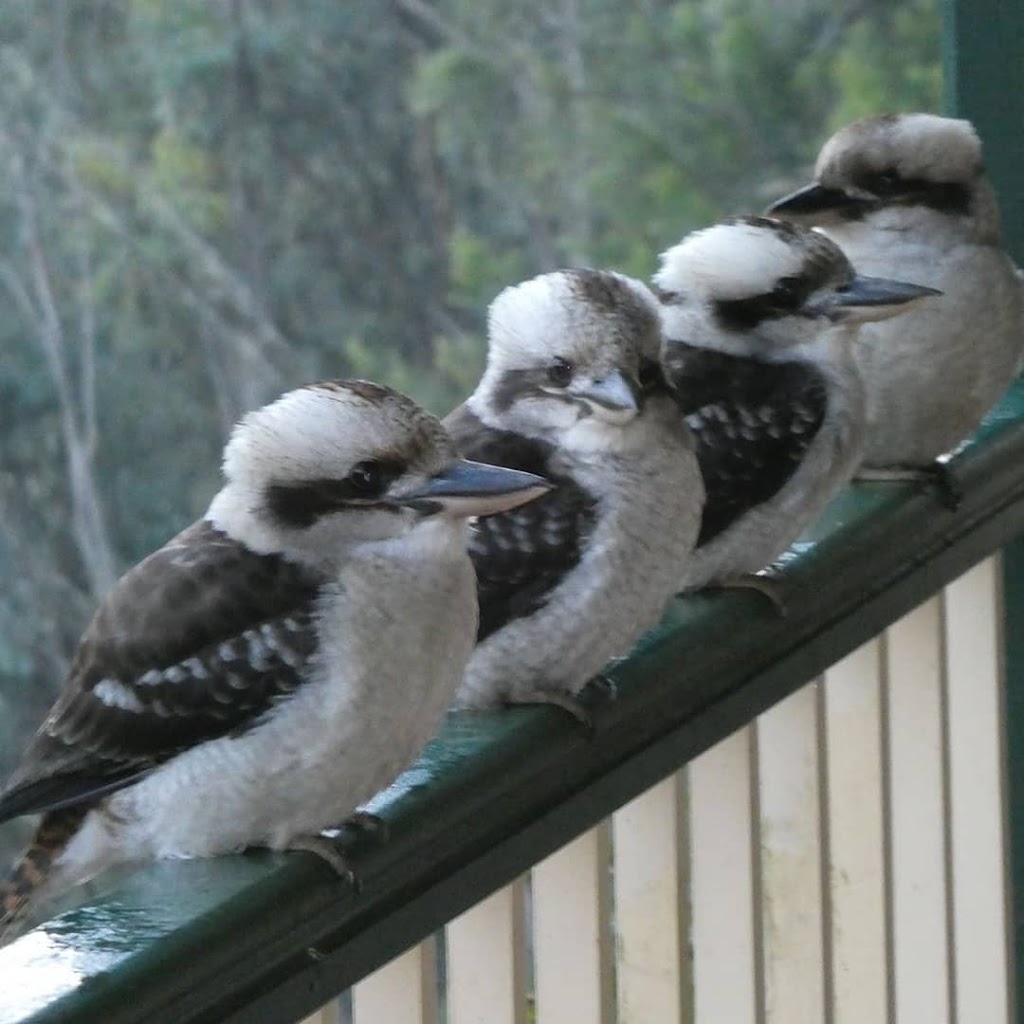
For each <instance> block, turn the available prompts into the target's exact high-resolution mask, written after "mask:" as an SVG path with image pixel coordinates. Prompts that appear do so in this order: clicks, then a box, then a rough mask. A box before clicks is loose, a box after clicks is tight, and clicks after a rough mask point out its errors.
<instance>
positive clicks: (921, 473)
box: [857, 456, 964, 512]
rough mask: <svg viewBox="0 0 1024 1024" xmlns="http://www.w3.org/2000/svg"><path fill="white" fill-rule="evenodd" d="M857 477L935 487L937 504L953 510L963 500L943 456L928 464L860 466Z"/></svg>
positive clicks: (950, 468)
mask: <svg viewBox="0 0 1024 1024" xmlns="http://www.w3.org/2000/svg"><path fill="white" fill-rule="evenodd" d="M857 479H858V480H864V481H866V482H869V483H916V484H925V485H927V486H930V487H934V488H935V492H936V496H937V497H938V499H939V504H940V505H942V507H943V508H946V509H949V511H950V512H955V511H956V510H957V509H958V508H959V507H960V505H961V504H962V503H963V500H964V489H963V485H962V484H961V483H960V481H959V480H958V479H957V477H956V474H955V473H954V472H953V469H952V467H951V465H950V461H949V459H948V458H946V457H945V456H943V457H940V458H938V459H936V460H935V461H934V462H933V463H931V464H930V465H928V466H861V468H860V469H859V470H857Z"/></svg>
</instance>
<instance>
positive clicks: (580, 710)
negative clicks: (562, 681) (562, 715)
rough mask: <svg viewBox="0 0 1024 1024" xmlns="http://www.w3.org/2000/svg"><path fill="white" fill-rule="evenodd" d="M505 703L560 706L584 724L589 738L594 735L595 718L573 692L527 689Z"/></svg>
mask: <svg viewBox="0 0 1024 1024" xmlns="http://www.w3.org/2000/svg"><path fill="white" fill-rule="evenodd" d="M505 703H506V704H507V705H509V706H510V707H512V706H518V705H520V704H543V705H547V706H548V707H555V708H559V709H561V710H562V711H565V712H566V713H567V714H569V715H572V717H573V719H574V720H575V721H576V722H577V723H579V725H580V726H582V728H583V731H584V733H585V734H586V736H587V737H588V738H590V737H592V736H593V735H594V719H593V718H592V717H591V714H590V712H589V711H588V710H587V709H586V708H585V707H584V706H583V704H582V702H581V701H580V700H579V698H578V697H575V696H573V695H572V694H571V693H565V692H564V691H561V690H527V691H525V692H523V693H519V694H517V695H516V696H515V697H514V698H508V699H506V701H505Z"/></svg>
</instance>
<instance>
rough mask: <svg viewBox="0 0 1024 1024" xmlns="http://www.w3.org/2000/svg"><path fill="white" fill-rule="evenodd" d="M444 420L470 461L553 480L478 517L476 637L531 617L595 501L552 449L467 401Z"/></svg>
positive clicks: (582, 545) (572, 562)
mask: <svg viewBox="0 0 1024 1024" xmlns="http://www.w3.org/2000/svg"><path fill="white" fill-rule="evenodd" d="M444 425H445V427H446V429H447V430H448V432H449V434H451V436H452V438H453V440H454V441H455V444H456V446H457V447H458V449H459V451H460V453H461V454H462V455H463V456H465V457H466V458H467V459H473V460H475V461H477V462H486V463H489V464H491V465H495V466H505V467H508V468H510V469H520V470H525V471H526V472H529V473H537V474H539V475H541V476H545V477H547V478H548V479H549V480H551V481H552V483H554V484H556V487H555V488H554V490H552V491H550V492H549V493H548V494H545V495H543V496H542V497H540V498H538V499H536V500H535V501H531V502H529V503H528V504H526V505H522V506H520V507H519V508H517V509H513V510H512V511H511V512H502V513H500V514H498V515H494V516H487V517H485V518H482V519H478V520H477V521H476V523H475V525H474V528H473V529H472V531H471V533H470V541H469V556H470V558H471V559H472V561H473V567H474V568H475V569H476V577H477V599H478V601H479V604H480V626H479V629H478V631H477V641H478V642H479V641H481V640H484V639H486V638H487V637H488V636H490V635H491V634H492V633H494V632H495V631H496V630H498V629H501V627H502V626H504V625H505V624H506V623H508V622H511V621H512V620H513V619H518V618H522V617H524V616H527V615H532V614H533V613H534V612H535V611H537V610H538V609H540V608H542V607H543V606H544V604H545V603H546V601H547V599H548V596H549V595H550V593H551V591H552V590H554V588H555V587H556V586H558V584H559V583H560V582H561V580H562V579H563V578H564V577H565V576H566V574H567V573H569V572H571V571H572V569H574V568H575V566H576V565H577V564H578V563H579V561H580V559H581V558H582V557H583V553H584V551H585V550H586V546H587V543H588V541H589V540H590V536H591V534H592V532H593V528H594V523H595V522H596V519H597V501H596V499H594V498H593V496H592V495H590V494H589V493H588V492H587V491H586V490H584V489H583V488H582V487H580V485H579V484H577V483H576V482H575V481H574V480H572V479H571V478H570V477H569V476H568V475H566V473H565V472H564V471H562V472H560V471H559V470H558V468H557V466H555V465H554V464H553V450H552V448H551V446H549V445H546V444H544V443H543V442H541V441H534V440H532V439H530V438H525V437H522V436H521V435H519V434H513V433H510V432H509V431H504V430H496V429H495V428H493V427H489V426H487V425H486V424H484V423H482V422H481V421H480V419H479V418H478V417H477V416H476V415H475V414H474V413H473V412H471V411H470V410H469V409H468V408H466V406H462V407H460V408H459V409H456V410H455V411H454V412H452V413H450V414H449V415H448V417H447V418H446V419H445V421H444Z"/></svg>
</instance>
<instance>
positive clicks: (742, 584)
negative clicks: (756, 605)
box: [702, 573, 789, 618]
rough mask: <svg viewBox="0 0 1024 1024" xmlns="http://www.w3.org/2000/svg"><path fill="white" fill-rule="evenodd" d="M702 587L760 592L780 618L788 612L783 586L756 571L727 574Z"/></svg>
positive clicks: (704, 588)
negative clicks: (746, 573)
mask: <svg viewBox="0 0 1024 1024" xmlns="http://www.w3.org/2000/svg"><path fill="white" fill-rule="evenodd" d="M702 589H703V590H752V591H753V592H754V593H755V594H760V595H761V596H762V597H763V598H765V599H766V600H767V601H768V602H769V603H770V604H771V606H772V608H774V609H775V612H776V614H777V615H778V616H779V617H780V618H785V617H786V615H787V614H788V612H789V609H788V608H787V607H786V599H785V596H784V593H783V591H784V587H783V586H782V584H781V583H780V582H779V581H778V580H773V579H771V578H770V577H768V576H759V575H757V574H756V573H750V574H749V575H746V576H727V577H726V578H725V579H723V580H716V581H715V582H714V583H708V584H707V585H706V586H704V587H703V588H702Z"/></svg>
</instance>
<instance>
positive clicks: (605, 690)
mask: <svg viewBox="0 0 1024 1024" xmlns="http://www.w3.org/2000/svg"><path fill="white" fill-rule="evenodd" d="M587 686H589V687H590V688H591V689H592V690H594V691H595V692H597V693H600V694H601V695H602V696H603V697H605V698H606V699H607V700H616V699H617V698H618V696H619V687H618V684H617V683H616V682H615V680H614V679H612V677H611V676H609V675H606V674H605V673H604V672H598V673H597V675H596V676H594V678H593V679H591V680H590V682H589V683H587Z"/></svg>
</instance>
